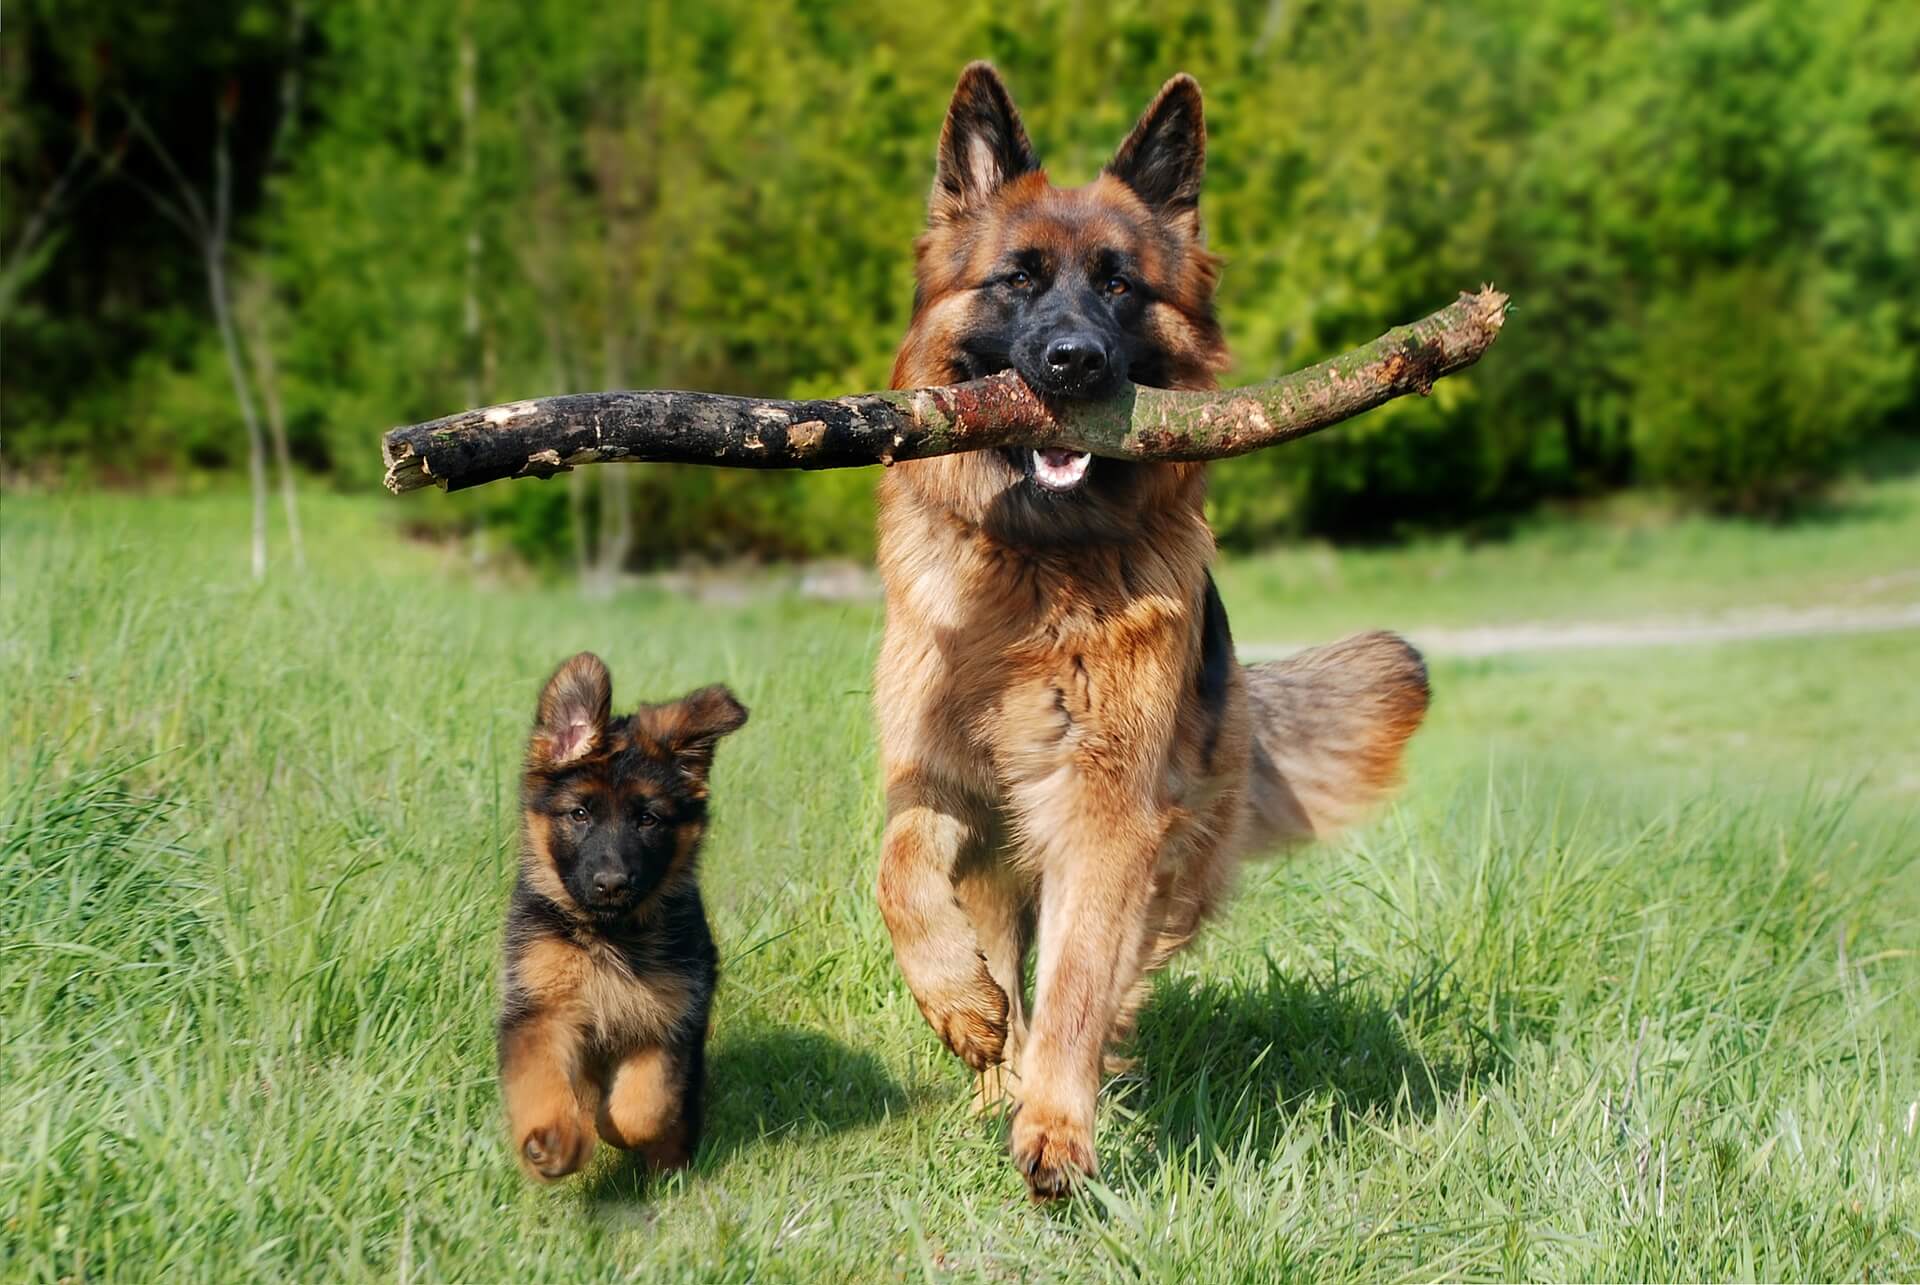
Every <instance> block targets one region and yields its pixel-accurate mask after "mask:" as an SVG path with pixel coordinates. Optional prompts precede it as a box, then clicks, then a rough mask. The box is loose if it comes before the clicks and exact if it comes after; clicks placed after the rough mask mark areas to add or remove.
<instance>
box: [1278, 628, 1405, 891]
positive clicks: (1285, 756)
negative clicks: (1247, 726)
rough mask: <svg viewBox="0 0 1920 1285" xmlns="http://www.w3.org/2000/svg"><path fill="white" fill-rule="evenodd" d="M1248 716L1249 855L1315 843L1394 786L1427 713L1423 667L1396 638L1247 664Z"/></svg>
mask: <svg viewBox="0 0 1920 1285" xmlns="http://www.w3.org/2000/svg"><path fill="white" fill-rule="evenodd" d="M1246 677H1247V694H1248V698H1249V705H1250V710H1251V713H1252V716H1253V765H1252V778H1253V779H1252V781H1251V782H1250V783H1249V785H1250V788H1249V790H1248V803H1249V810H1250V812H1251V814H1252V815H1251V818H1250V822H1251V823H1250V824H1249V826H1248V829H1247V850H1248V851H1249V852H1250V853H1252V852H1264V851H1270V850H1272V849H1274V848H1276V847H1279V846H1281V845H1284V844H1290V843H1300V842H1303V841H1305V840H1307V839H1315V838H1323V837H1325V836H1326V835H1328V834H1329V833H1331V832H1333V831H1335V830H1337V829H1339V828H1340V827H1341V826H1343V825H1346V824H1347V823H1349V822H1351V821H1353V820H1354V819H1355V818H1357V817H1358V816H1359V815H1360V814H1361V813H1362V812H1364V811H1365V810H1366V809H1367V807H1368V806H1369V805H1371V804H1373V803H1376V802H1378V801H1379V800H1380V799H1382V798H1384V797H1385V796H1386V795H1387V794H1388V793H1389V792H1390V791H1392V789H1393V788H1394V787H1395V786H1396V785H1398V784H1399V782H1400V758H1401V752H1402V750H1403V749H1404V748H1405V747H1406V743H1407V739H1408V738H1409V737H1411V736H1412V735H1413V734H1414V732H1415V731H1416V730H1418V728H1419V726H1420V721H1421V719H1422V718H1424V717H1425V716H1426V712H1427V666H1426V663H1425V662H1424V661H1422V660H1421V659H1420V653H1419V652H1417V651H1415V650H1414V649H1413V648H1412V647H1411V646H1409V645H1408V644H1407V642H1406V640H1405V639H1403V638H1401V637H1400V636H1399V635H1397V634H1390V633H1367V634H1355V635H1354V636H1353V637H1351V638H1343V639H1341V640H1340V641H1339V642H1336V643H1329V644H1328V645H1326V646H1325V647H1315V648H1313V649H1312V650H1310V651H1303V652H1301V653H1299V654H1298V655H1296V656H1289V657H1287V659H1285V660H1276V661H1268V662H1266V663H1264V664H1259V665H1249V666H1247V667H1246Z"/></svg>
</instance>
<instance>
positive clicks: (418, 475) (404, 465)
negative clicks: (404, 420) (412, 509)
mask: <svg viewBox="0 0 1920 1285" xmlns="http://www.w3.org/2000/svg"><path fill="white" fill-rule="evenodd" d="M393 437H394V435H393V434H388V436H387V437H386V438H384V439H382V441H381V443H380V454H381V456H382V457H383V458H384V459H385V460H386V464H387V476H386V479H385V481H386V486H387V489H388V490H389V491H391V492H393V493H394V494H395V495H405V494H406V493H407V492H408V491H418V490H420V489H421V488H422V487H426V486H433V485H436V484H437V485H438V486H439V487H440V488H441V489H442V490H445V489H446V485H447V480H446V479H445V478H443V477H435V476H434V475H433V470H431V469H429V468H428V467H427V459H426V456H424V455H422V454H420V453H419V452H418V451H416V450H414V448H413V446H412V444H411V443H408V442H396V441H394V440H393Z"/></svg>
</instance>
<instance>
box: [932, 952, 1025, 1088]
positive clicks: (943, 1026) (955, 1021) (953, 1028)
mask: <svg viewBox="0 0 1920 1285" xmlns="http://www.w3.org/2000/svg"><path fill="white" fill-rule="evenodd" d="M920 1012H921V1013H922V1014H923V1015H924V1016H925V1017H926V1019H927V1025H929V1026H931V1027H933V1029H934V1031H935V1032H937V1033H938V1034H939V1036H940V1039H941V1041H942V1042H943V1043H945V1044H946V1046H947V1047H948V1048H949V1049H951V1050H953V1055H954V1056H955V1057H957V1058H959V1059H960V1060H961V1061H962V1062H965V1063H966V1064H967V1065H968V1066H970V1067H972V1068H973V1069H974V1070H976V1071H984V1070H986V1069H987V1068H988V1067H990V1066H992V1065H994V1064H995V1063H996V1062H998V1061H1000V1058H1001V1055H1002V1054H1003V1053H1004V1052H1005V1051H1006V1047H1007V993H1006V992H1005V991H1003V990H1001V989H1000V984H999V983H998V982H996V981H994V980H993V975H992V974H991V973H989V972H988V971H987V966H986V965H985V964H981V965H980V967H979V970H978V971H977V973H976V974H975V975H974V977H973V978H972V979H971V981H970V982H969V983H968V984H966V985H964V986H957V987H953V988H951V989H948V990H945V991H943V992H942V993H941V994H939V995H936V996H933V997H931V998H928V999H924V1000H921V1001H920Z"/></svg>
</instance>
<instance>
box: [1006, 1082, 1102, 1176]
mask: <svg viewBox="0 0 1920 1285" xmlns="http://www.w3.org/2000/svg"><path fill="white" fill-rule="evenodd" d="M1008 1149H1009V1150H1010V1151H1011V1152H1012V1154H1013V1165H1014V1168H1016V1169H1018V1170H1019V1171H1020V1173H1021V1175H1022V1176H1023V1177H1025V1178H1026V1180H1027V1191H1028V1192H1029V1193H1030V1194H1031V1195H1032V1196H1033V1198H1034V1199H1035V1200H1054V1199H1057V1198H1058V1197H1060V1196H1064V1195H1066V1194H1067V1193H1068V1192H1069V1191H1071V1190H1072V1189H1073V1185H1074V1183H1076V1182H1078V1181H1079V1180H1080V1179H1081V1178H1083V1177H1086V1178H1090V1177H1093V1176H1094V1175H1096V1174H1097V1173H1099V1171H1100V1165H1099V1161H1098V1160H1097V1159H1096V1158H1095V1156H1094V1152H1093V1124H1092V1122H1091V1121H1090V1120H1080V1119H1076V1118H1074V1117H1072V1116H1070V1115H1069V1114H1068V1113H1066V1112H1064V1111H1060V1110H1058V1109H1050V1108H1047V1107H1043V1106H1040V1105H1038V1104H1036V1103H1032V1102H1026V1103H1022V1104H1021V1106H1020V1113H1019V1114H1018V1115H1016V1116H1015V1117H1014V1118H1013V1136H1012V1139H1011V1142H1010V1144H1009V1147H1008Z"/></svg>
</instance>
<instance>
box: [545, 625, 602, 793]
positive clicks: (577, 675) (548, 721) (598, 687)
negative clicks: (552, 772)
mask: <svg viewBox="0 0 1920 1285" xmlns="http://www.w3.org/2000/svg"><path fill="white" fill-rule="evenodd" d="M612 703H613V677H612V675H610V674H608V673H607V666H606V664H605V662H603V661H602V660H601V659H600V658H599V657H598V656H596V655H594V654H593V653H592V652H590V651H583V652H581V653H580V654H579V655H578V656H575V657H574V658H573V659H572V660H569V661H567V662H566V663H565V664H563V665H561V666H560V668H558V669H556V670H554V671H553V677H552V678H549V679H548V680H547V686H546V689H545V690H544V691H542V692H541V693H540V709H539V711H538V712H537V713H536V714H535V715H534V719H533V738H532V740H531V742H530V743H529V745H528V755H529V757H531V758H532V759H533V760H534V762H536V763H539V764H541V765H543V766H546V767H561V766H564V765H565V764H568V763H571V762H573V761H574V760H576V759H580V758H584V757H586V756H587V755H588V754H591V753H592V752H593V751H594V749H595V748H596V747H597V746H598V745H599V744H600V738H601V737H602V736H604V735H605V734H606V730H607V715H608V710H609V707H610V706H611V705H612Z"/></svg>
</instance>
